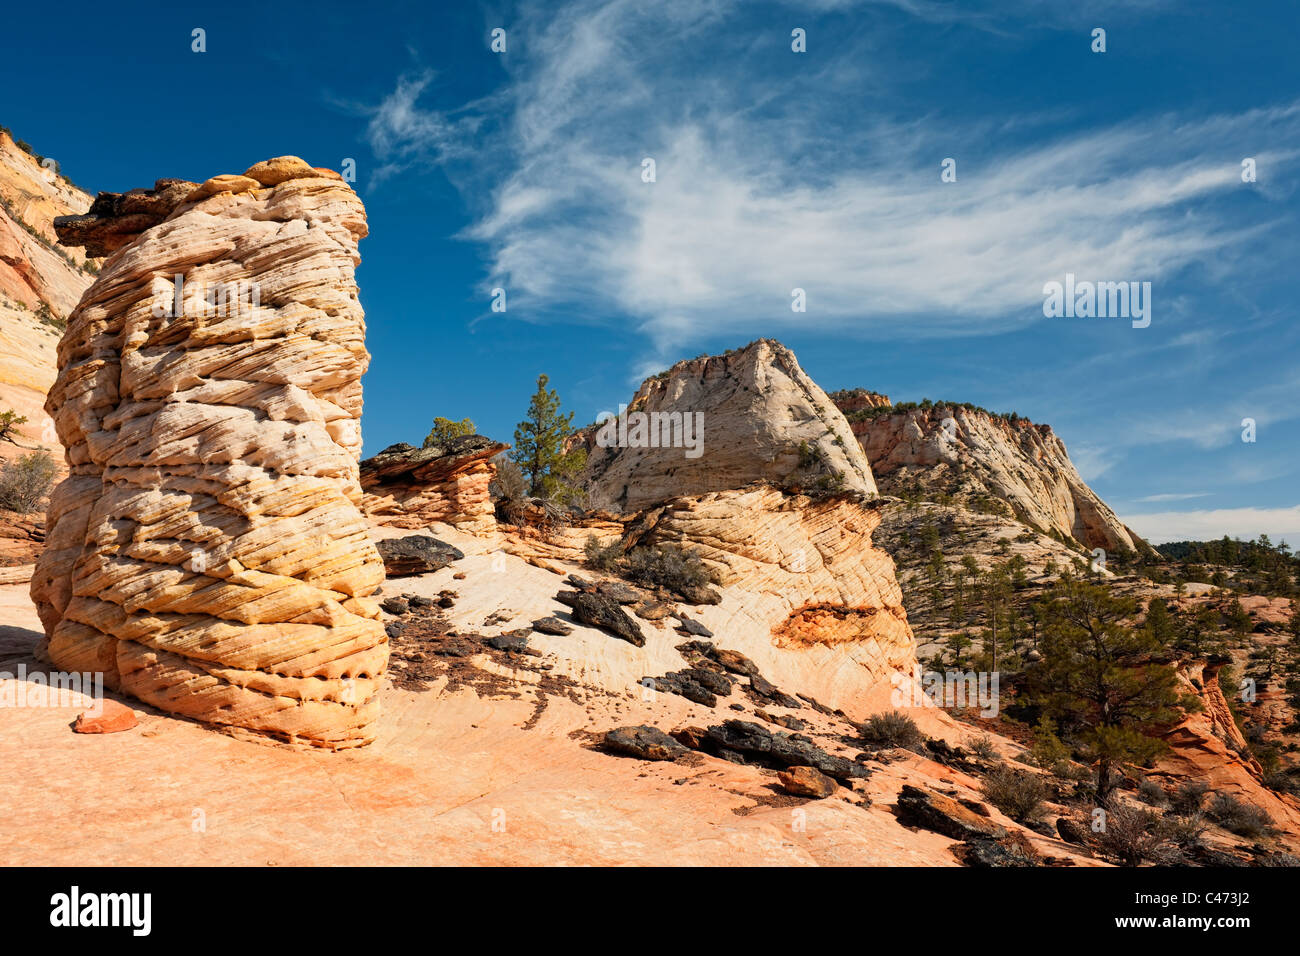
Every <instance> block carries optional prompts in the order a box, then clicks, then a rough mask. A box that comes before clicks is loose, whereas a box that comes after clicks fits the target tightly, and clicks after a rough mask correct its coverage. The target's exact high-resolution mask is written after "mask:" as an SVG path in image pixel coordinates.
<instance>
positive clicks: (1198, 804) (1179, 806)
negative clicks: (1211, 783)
mask: <svg viewBox="0 0 1300 956" xmlns="http://www.w3.org/2000/svg"><path fill="white" fill-rule="evenodd" d="M1209 790H1210V788H1209V787H1207V786H1206V785H1205V784H1204V783H1202V782H1201V781H1199V780H1188V781H1187V782H1186V783H1184V784H1183V785H1182V786H1181V787H1179V788H1178V789H1177V790H1176V791H1174V796H1173V799H1172V800H1171V801H1170V804H1169V812H1170V813H1177V814H1180V815H1181V816H1190V815H1192V814H1195V813H1200V812H1201V808H1202V807H1203V806H1205V795H1206V794H1207V793H1208V792H1209Z"/></svg>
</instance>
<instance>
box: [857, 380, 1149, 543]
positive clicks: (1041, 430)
mask: <svg viewBox="0 0 1300 956" xmlns="http://www.w3.org/2000/svg"><path fill="white" fill-rule="evenodd" d="M834 399H835V402H836V404H837V405H838V406H839V407H840V409H841V411H843V412H844V413H845V415H847V416H848V419H849V422H850V424H851V426H852V429H853V432H854V434H855V435H856V436H857V437H858V440H859V441H860V442H861V444H862V448H863V450H864V451H865V452H866V455H867V458H868V460H869V461H870V462H871V467H872V470H873V471H874V473H875V475H876V480H877V481H878V482H879V483H880V489H881V491H883V492H884V493H886V494H890V495H905V494H907V493H908V492H909V491H910V490H918V489H919V490H920V491H922V492H923V493H926V494H931V495H932V494H934V493H943V494H946V495H949V496H951V497H953V498H954V499H956V500H958V501H963V500H964V501H965V502H967V503H968V504H969V503H971V502H973V501H975V500H976V499H980V498H983V499H996V500H998V501H1001V502H1005V503H1006V505H1007V506H1008V507H1009V510H1010V512H1011V516H1013V517H1015V518H1016V520H1018V521H1021V522H1024V523H1026V524H1030V525H1033V526H1035V527H1037V528H1039V529H1041V530H1042V531H1044V532H1051V531H1055V532H1057V533H1058V534H1060V535H1064V536H1066V537H1070V538H1073V539H1075V540H1076V541H1078V542H1080V543H1081V544H1084V545H1086V546H1087V547H1089V548H1105V549H1106V550H1108V551H1119V550H1130V551H1137V550H1143V549H1145V548H1146V547H1147V545H1146V544H1145V542H1143V541H1142V539H1141V538H1139V537H1138V536H1137V535H1136V534H1135V533H1134V532H1133V531H1131V530H1130V529H1129V528H1128V527H1126V526H1125V525H1124V523H1123V522H1122V521H1120V519H1119V518H1118V517H1117V516H1116V514H1115V512H1113V511H1112V510H1111V509H1110V507H1109V506H1108V505H1107V504H1106V503H1105V502H1104V501H1102V500H1101V499H1100V498H1099V497H1098V496H1097V494H1096V493H1095V492H1094V491H1093V490H1092V489H1091V488H1089V487H1088V485H1087V483H1086V482H1085V481H1084V480H1083V478H1082V477H1081V476H1080V475H1079V472H1078V471H1077V470H1076V469H1075V467H1074V464H1073V463H1072V462H1071V461H1070V456H1069V455H1068V454H1067V453H1066V450H1065V443H1064V442H1062V441H1061V439H1060V438H1058V437H1057V436H1056V434H1055V433H1054V432H1053V431H1052V429H1051V428H1050V427H1049V426H1047V425H1036V424H1034V423H1032V422H1030V421H1029V420H1027V419H1024V418H1017V419H1015V420H1011V419H1008V418H1004V417H1002V416H997V415H992V414H990V413H988V412H985V411H983V410H981V409H975V408H967V407H964V406H961V405H948V404H944V403H939V404H935V405H932V406H929V407H906V408H899V409H897V410H894V407H893V406H892V405H890V403H889V399H888V398H887V397H886V396H884V395H879V394H877V393H874V392H868V391H866V390H864V389H854V390H851V391H847V392H837V393H836V394H835V396H834ZM945 423H946V424H945Z"/></svg>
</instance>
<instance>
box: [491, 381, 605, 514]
mask: <svg viewBox="0 0 1300 956" xmlns="http://www.w3.org/2000/svg"><path fill="white" fill-rule="evenodd" d="M549 381H550V379H549V378H547V377H546V376H545V375H539V376H538V377H537V391H536V393H534V395H533V397H532V400H531V401H530V402H529V403H528V417H527V418H525V419H524V420H523V421H522V422H520V423H519V425H518V427H516V428H515V447H514V450H513V451H512V452H511V453H510V457H511V459H512V460H513V461H514V462H515V463H516V464H517V465H519V467H520V469H522V470H523V473H524V477H525V478H526V479H527V480H528V488H529V491H528V493H529V494H530V495H532V497H534V498H547V499H555V500H557V501H569V500H570V499H572V498H573V497H574V496H575V495H576V494H577V491H578V489H577V488H575V487H574V485H573V478H574V477H575V476H576V475H577V474H578V472H580V471H581V470H582V467H583V465H585V464H586V463H587V451H586V449H584V448H574V449H573V450H571V451H568V452H566V451H565V450H564V446H565V442H566V440H567V439H568V437H569V436H570V435H572V434H573V412H569V414H567V415H564V414H561V412H560V396H559V395H558V394H557V393H556V391H555V389H553V388H550V389H548V388H547V387H546V383H547V382H549Z"/></svg>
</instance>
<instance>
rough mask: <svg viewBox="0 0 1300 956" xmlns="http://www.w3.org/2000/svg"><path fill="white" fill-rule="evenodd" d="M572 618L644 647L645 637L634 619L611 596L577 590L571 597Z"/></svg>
mask: <svg viewBox="0 0 1300 956" xmlns="http://www.w3.org/2000/svg"><path fill="white" fill-rule="evenodd" d="M573 619H574V620H575V621H577V622H578V623H580V624H588V625H590V626H592V627H598V628H600V629H601V630H604V631H608V632H609V633H610V634H613V635H614V636H615V637H618V638H622V639H623V640H625V641H627V642H628V643H629V644H632V645H635V646H636V647H645V637H644V635H642V633H641V628H640V627H638V626H637V623H636V621H634V620H632V618H631V617H629V616H628V614H627V612H626V611H624V610H623V608H622V607H621V606H619V604H618V602H617V601H615V600H614V599H613V598H609V597H606V596H605V595H603V594H589V593H585V592H578V593H577V596H576V597H574V599H573Z"/></svg>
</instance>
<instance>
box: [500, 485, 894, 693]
mask: <svg viewBox="0 0 1300 956" xmlns="http://www.w3.org/2000/svg"><path fill="white" fill-rule="evenodd" d="M880 514H881V512H880V510H879V509H878V507H877V506H876V504H875V503H874V502H870V501H863V500H861V496H859V495H855V494H851V493H846V494H841V495H833V496H827V497H821V498H816V499H809V498H808V497H806V496H803V495H787V494H784V493H782V492H780V491H777V490H775V489H773V488H768V487H766V486H763V485H755V486H752V487H750V488H742V489H736V490H733V491H722V492H713V493H710V494H705V495H686V496H682V497H680V498H675V499H673V500H671V501H669V502H666V503H665V504H664V505H661V506H659V507H657V508H651V509H648V510H646V511H644V512H637V513H635V514H631V515H622V516H619V517H614V516H610V515H595V516H592V517H590V518H588V519H585V520H583V521H580V522H578V523H576V524H574V525H571V526H568V527H564V528H560V529H556V530H555V531H554V532H552V534H551V535H550V536H549V538H518V537H514V536H510V537H509V538H507V540H506V541H505V542H504V543H503V547H504V548H505V550H507V551H508V552H510V553H512V554H516V555H519V556H521V557H523V558H525V559H526V560H531V561H534V562H537V563H539V564H541V565H542V566H547V565H552V566H558V563H560V562H569V563H571V564H574V565H581V562H582V560H583V545H584V544H585V542H586V541H587V539H588V537H595V538H596V539H597V540H598V541H600V542H601V543H602V544H610V543H612V542H615V541H622V542H623V543H624V545H625V546H626V547H629V548H634V547H637V546H642V545H660V544H673V545H679V546H682V547H684V548H686V549H688V550H690V551H692V552H694V553H695V554H696V555H698V556H699V557H700V558H701V560H702V561H703V562H704V563H705V565H706V566H708V567H709V568H711V569H712V570H713V571H715V572H717V573H718V574H719V576H720V578H721V582H722V586H721V588H720V590H721V592H722V601H721V603H719V604H717V605H716V606H701V607H695V608H692V610H691V616H692V617H698V619H699V621H700V622H701V623H703V625H704V626H705V627H707V628H708V629H710V630H712V631H715V632H721V631H727V632H730V633H734V634H737V635H744V637H743V641H744V643H743V646H741V645H736V648H735V649H736V650H739V651H741V652H742V653H744V654H746V655H748V656H749V657H751V658H753V659H754V660H756V661H757V662H758V663H759V665H760V666H761V667H762V668H763V673H764V674H766V675H768V676H769V677H770V679H771V680H773V681H774V682H775V683H776V684H777V685H778V686H780V685H782V684H783V683H791V682H793V683H795V684H800V683H802V684H808V683H809V682H815V683H816V684H817V686H818V688H819V689H818V691H817V693H818V694H819V696H822V697H823V699H824V700H825V701H826V703H828V704H831V705H832V706H835V707H844V708H846V709H852V708H854V707H855V706H856V705H855V697H857V696H859V695H861V694H862V693H863V692H864V690H865V689H866V688H868V687H870V686H873V684H874V682H883V683H885V684H886V685H888V682H889V681H890V679H891V677H892V675H893V673H895V672H896V671H904V672H908V673H910V671H911V668H912V667H913V665H914V664H915V660H916V658H915V650H914V645H913V638H912V631H911V628H910V626H909V625H908V621H907V613H906V611H905V609H904V607H903V597H902V592H901V591H900V589H899V586H898V582H897V580H896V579H895V577H894V562H893V561H892V560H891V558H890V557H889V555H888V554H886V553H885V552H884V551H882V550H880V549H879V548H876V547H874V546H873V545H872V542H871V535H872V531H873V530H874V529H875V528H876V526H877V525H878V524H879V522H880ZM738 639H740V638H738ZM669 669H671V668H669ZM657 673H663V671H659V672H657ZM814 675H816V676H814Z"/></svg>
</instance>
